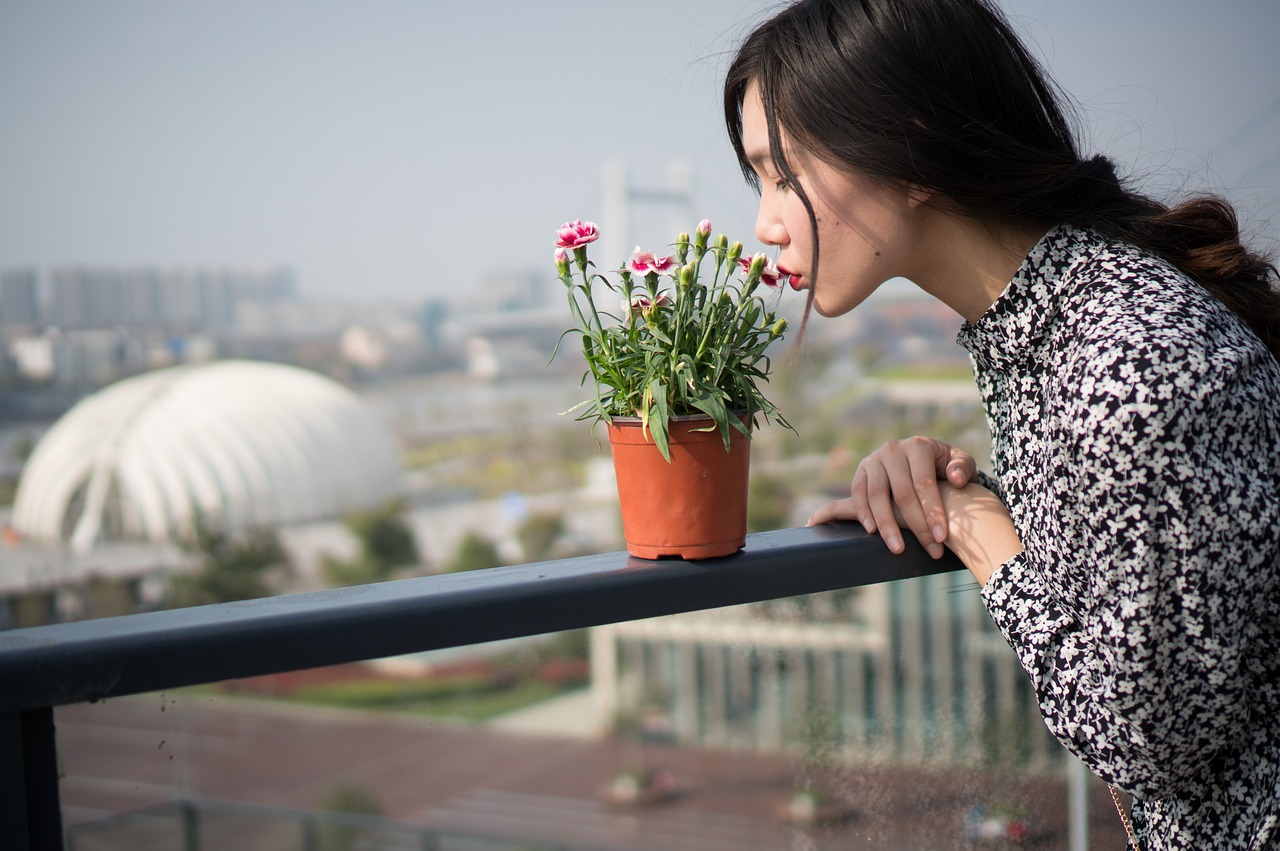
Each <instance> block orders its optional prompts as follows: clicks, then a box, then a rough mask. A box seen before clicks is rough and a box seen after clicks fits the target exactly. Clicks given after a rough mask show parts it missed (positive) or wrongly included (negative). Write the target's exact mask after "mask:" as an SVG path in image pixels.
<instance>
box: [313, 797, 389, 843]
mask: <svg viewBox="0 0 1280 851" xmlns="http://www.w3.org/2000/svg"><path fill="white" fill-rule="evenodd" d="M317 807H318V809H320V810H322V811H325V812H330V813H340V814H344V815H360V816H378V815H381V814H382V806H381V805H380V804H379V803H378V798H377V796H376V795H374V793H373V792H371V791H370V790H369V789H367V788H366V787H364V786H361V785H358V784H355V783H340V784H338V785H336V786H334V787H333V788H332V789H330V790H329V792H327V793H326V794H325V796H324V797H323V798H321V799H320V801H319V802H318V804H317ZM366 832H367V828H364V829H362V828H361V827H358V826H356V825H353V824H344V823H342V822H341V821H337V820H323V821H321V822H320V825H319V829H318V830H317V831H316V840H317V846H318V849H319V851H354V849H356V848H363V847H366V845H365V841H364V836H363V834H365V833H366Z"/></svg>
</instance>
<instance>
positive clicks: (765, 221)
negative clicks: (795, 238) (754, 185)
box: [756, 200, 787, 246]
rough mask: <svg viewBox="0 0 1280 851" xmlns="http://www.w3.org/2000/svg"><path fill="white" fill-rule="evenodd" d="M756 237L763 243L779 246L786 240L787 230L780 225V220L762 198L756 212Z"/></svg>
mask: <svg viewBox="0 0 1280 851" xmlns="http://www.w3.org/2000/svg"><path fill="white" fill-rule="evenodd" d="M756 239H758V240H759V241H760V242H763V243H764V244H765V245H779V246H780V245H784V244H785V243H786V241H787V230H786V228H784V227H783V226H782V220H781V219H780V218H778V216H777V215H775V214H774V213H773V211H772V210H771V209H770V208H769V206H768V205H767V204H766V202H765V201H764V200H761V201H760V210H759V212H757V213H756Z"/></svg>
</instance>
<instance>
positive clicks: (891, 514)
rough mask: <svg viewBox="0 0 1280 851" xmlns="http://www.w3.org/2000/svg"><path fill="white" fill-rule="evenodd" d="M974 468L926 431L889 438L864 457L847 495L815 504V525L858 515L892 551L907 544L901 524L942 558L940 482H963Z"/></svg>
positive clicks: (944, 523)
mask: <svg viewBox="0 0 1280 851" xmlns="http://www.w3.org/2000/svg"><path fill="white" fill-rule="evenodd" d="M977 471H978V465H977V463H976V462H975V461H974V460H973V456H972V455H969V454H968V453H967V452H964V451H963V450H961V449H959V448H957V447H955V446H952V445H951V444H950V443H944V442H943V441H941V440H934V439H932V438H929V437H908V438H905V439H903V440H891V441H889V442H888V443H886V444H885V445H884V446H882V447H880V448H879V449H877V450H876V451H875V452H873V453H871V454H870V455H868V456H867V457H866V458H864V459H862V463H860V464H859V465H858V470H857V472H855V473H854V475H853V482H852V484H850V486H849V498H848V499H841V500H836V501H835V502H830V503H827V504H826V505H824V506H823V507H822V508H820V509H818V511H817V512H816V513H814V515H813V516H812V517H810V518H809V523H808V525H810V526H815V525H817V524H819V523H827V522H829V521H831V520H857V521H858V522H859V523H861V524H862V527H863V528H864V529H866V530H867V531H868V532H872V533H874V532H876V531H877V530H879V532H880V537H881V538H883V539H884V542H885V544H886V545H887V546H888V547H889V549H890V550H891V551H892V552H894V553H901V552H903V551H904V550H905V549H906V544H905V543H903V538H902V535H903V533H902V530H901V526H903V525H905V526H906V527H907V529H908V530H909V531H910V532H911V533H912V534H914V535H915V536H916V538H917V539H918V540H919V541H920V544H921V546H923V547H924V548H925V550H927V551H928V553H929V555H931V556H933V557H934V558H942V554H943V547H942V545H943V544H944V543H945V542H946V541H947V537H948V534H949V523H948V519H947V512H946V510H945V509H944V507H943V505H942V496H941V492H940V490H939V487H938V482H939V481H943V482H947V483H949V484H951V485H952V486H954V487H956V488H963V487H964V486H965V485H967V484H968V483H969V481H970V480H971V479H972V478H973V477H974V475H975V474H976V473H977Z"/></svg>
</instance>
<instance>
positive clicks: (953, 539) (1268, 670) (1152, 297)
mask: <svg viewBox="0 0 1280 851" xmlns="http://www.w3.org/2000/svg"><path fill="white" fill-rule="evenodd" d="M725 109H726V119H727V124H728V129H729V133H730V137H731V139H732V142H733V145H734V148H735V150H736V152H737V154H738V158H739V160H740V162H741V164H742V167H743V171H744V174H746V175H747V177H748V179H749V180H750V181H752V182H753V183H755V184H757V185H758V187H759V188H760V191H761V200H760V212H759V217H758V220H757V236H758V238H759V239H761V240H762V241H764V242H766V243H769V244H772V245H776V246H778V248H779V256H778V267H779V269H780V271H783V273H784V274H787V275H789V276H790V281H791V284H792V286H793V287H796V288H797V289H805V290H807V291H808V299H809V302H808V307H809V308H812V309H814V310H816V311H817V312H818V313H819V314H822V315H825V316H833V315H837V314H841V313H844V312H846V311H849V310H852V309H853V308H854V307H856V306H857V305H858V304H859V303H860V302H861V301H862V300H863V299H865V298H866V297H867V296H868V295H869V294H870V293H871V292H872V291H874V290H875V289H876V288H877V287H878V286H879V285H880V284H881V283H882V282H883V281H886V280H888V279H889V278H892V277H896V276H901V277H905V278H908V279H910V280H911V281H913V282H914V283H915V284H917V285H918V286H919V287H921V288H922V289H924V290H925V291H926V292H928V293H930V294H932V295H933V296H935V297H937V298H938V299H940V300H942V301H943V302H945V303H946V304H948V305H950V306H951V307H952V308H953V309H954V310H955V311H956V312H958V313H959V314H960V315H961V316H963V317H964V319H965V320H966V322H965V325H964V328H963V330H962V331H961V334H960V343H961V344H962V345H964V346H965V347H966V348H967V349H968V350H969V352H970V354H971V357H972V361H973V366H974V372H975V376H976V379H977V382H978V386H979V390H980V391H981V395H982V399H983V402H984V405H985V406H986V410H987V414H988V418H989V421H990V425H991V430H992V434H993V438H994V443H993V452H992V463H993V467H994V470H993V473H992V475H987V474H983V473H978V472H977V470H976V467H975V464H974V461H973V458H972V457H971V456H970V455H968V454H967V453H965V452H964V451H962V450H961V449H959V448H957V447H954V446H950V445H948V444H945V443H942V442H940V441H935V440H930V439H928V438H922V437H916V438H909V439H907V440H903V441H897V442H894V443H890V444H887V445H886V446H884V447H883V448H881V449H880V450H878V451H877V452H875V453H874V454H872V455H871V456H870V457H869V458H867V459H865V460H864V461H863V462H862V464H861V465H860V466H859V467H858V471H857V473H856V475H855V477H854V479H853V483H852V487H851V495H850V497H849V498H848V499H844V500H840V501H837V502H833V503H831V504H829V505H827V506H825V507H824V508H822V509H821V510H819V511H818V512H817V513H816V514H815V515H814V516H813V518H812V519H811V521H810V522H811V523H824V522H828V521H831V520H838V519H848V520H858V521H860V522H861V523H862V525H863V526H865V527H866V528H867V530H868V531H872V532H876V531H878V532H879V533H880V535H881V536H882V537H883V538H884V540H885V542H886V544H887V545H888V546H889V548H890V549H891V550H893V551H894V552H902V551H903V549H904V543H903V534H904V532H903V530H905V531H906V532H907V533H909V534H914V535H915V536H916V538H917V539H919V541H920V542H921V543H922V544H923V545H924V546H925V547H926V548H927V549H928V550H929V551H930V552H931V553H932V554H933V555H934V556H935V557H939V556H941V555H942V551H943V546H944V545H945V546H947V547H950V548H951V549H952V550H953V551H955V553H956V554H957V555H958V556H959V557H960V558H961V560H962V561H963V562H964V563H965V565H966V566H967V567H968V568H969V569H970V571H972V573H973V575H974V576H975V577H976V578H977V579H978V581H979V582H980V583H981V584H982V586H983V587H982V598H983V600H984V602H985V604H986V606H987V608H988V611H989V612H990V614H991V616H992V618H993V619H994V620H995V622H996V624H997V625H998V626H999V627H1000V629H1001V631H1002V632H1003V633H1004V635H1005V637H1006V639H1007V640H1008V641H1009V643H1010V645H1011V646H1012V647H1013V648H1014V650H1015V651H1016V652H1017V654H1018V656H1019V657H1020V659H1021V661H1022V664H1023V667H1024V668H1025V669H1026V672H1027V674H1028V676H1029V677H1030V679H1031V681H1032V683H1033V685H1034V687H1035V690H1036V693H1037V696H1038V699H1039V702H1040V707H1041V710H1042V712H1043V714H1044V717H1045V720H1046V723H1047V724H1048V726H1049V728H1050V729H1051V730H1052V732H1053V733H1054V734H1055V735H1056V736H1057V737H1058V738H1059V739H1060V740H1061V741H1062V743H1063V744H1064V745H1066V746H1067V747H1068V748H1069V749H1070V750H1072V751H1073V752H1074V753H1075V754H1077V755H1078V756H1079V757H1080V758H1081V759H1082V760H1083V761H1084V762H1085V763H1086V764H1087V765H1089V766H1090V767H1091V768H1092V769H1093V770H1094V771H1095V772H1096V773H1097V774H1099V775H1100V776H1101V777H1102V778H1104V779H1105V780H1107V781H1108V782H1110V783H1113V784H1115V785H1116V786H1119V787H1120V788H1123V789H1125V790H1127V791H1129V792H1131V793H1132V794H1133V795H1134V798H1135V806H1134V813H1133V815H1134V819H1133V820H1134V822H1135V824H1134V825H1133V829H1134V832H1136V833H1137V834H1138V841H1139V842H1141V843H1143V847H1145V848H1152V849H1155V848H1160V849H1165V848H1177V849H1206V848H1242V849H1243V848H1249V849H1258V848H1280V593H1278V592H1280V589H1278V584H1280V543H1277V541H1278V540H1280V365H1278V364H1277V359H1276V358H1277V348H1278V347H1280V295H1277V292H1276V289H1275V269H1274V268H1273V267H1272V266H1270V265H1269V264H1268V263H1267V262H1266V261H1265V260H1264V259H1262V258H1260V257H1259V256H1257V255H1256V254H1254V253H1252V252H1250V251H1249V250H1248V249H1246V248H1245V247H1244V246H1242V245H1241V243H1240V239H1239V235H1238V230H1237V227H1236V221H1235V216H1234V212H1233V211H1232V210H1231V208H1230V207H1229V206H1228V205H1226V204H1225V203H1224V202H1222V201H1220V200H1217V199H1213V198H1199V199H1193V200H1190V201H1187V202H1184V203H1182V204H1179V205H1175V206H1173V207H1172V208H1170V207H1166V206H1165V205H1164V204H1162V203H1158V202H1156V201H1153V200H1150V199H1148V198H1145V197H1143V196H1141V195H1138V194H1136V193H1135V192H1133V191H1131V190H1129V189H1128V188H1126V187H1125V186H1124V184H1123V183H1122V182H1121V181H1120V180H1118V179H1117V177H1116V174H1115V171H1114V169H1113V167H1112V164H1111V163H1110V161H1109V160H1107V159H1106V158H1105V157H1102V156H1093V157H1087V158H1086V157H1082V156H1081V155H1080V153H1079V152H1078V150H1077V147H1076V143H1075V141H1074V139H1073V136H1072V133H1071V130H1070V127H1069V124H1068V122H1067V119H1066V116H1065V114H1064V112H1063V109H1062V107H1061V106H1060V105H1059V103H1058V100H1057V97H1056V94H1055V90H1054V88H1053V87H1052V85H1051V83H1050V81H1049V80H1048V79H1047V78H1046V77H1045V75H1044V74H1043V72H1042V71H1041V70H1040V68H1039V67H1038V66H1037V64H1036V63H1035V61H1034V60H1033V59H1032V58H1031V57H1030V55H1029V54H1028V52H1027V51H1026V49H1025V48H1024V47H1023V45H1022V44H1020V43H1019V41H1018V39H1017V38H1016V36H1015V35H1014V34H1013V33H1012V31H1011V29H1010V27H1009V26H1008V24H1007V23H1006V22H1005V21H1004V20H1003V18H1002V17H1001V16H1000V15H999V14H998V13H997V12H996V11H995V10H994V9H993V8H992V7H991V6H990V5H988V3H986V2H984V0H802V2H799V3H796V4H795V5H793V6H791V7H789V8H787V9H785V10H783V11H782V12H780V13H779V14H778V15H777V16H775V17H774V18H772V19H771V20H769V21H767V22H766V23H764V24H763V25H761V26H760V27H759V28H758V29H757V30H756V31H755V32H754V33H753V34H752V35H750V36H749V37H748V38H747V40H746V41H745V42H744V43H743V45H742V47H741V48H740V50H739V52H738V54H737V56H736V58H735V60H734V62H733V65H732V67H731V68H730V70H729V73H728V77H727V80H726V84H725ZM807 318H808V308H807V309H806V319H807Z"/></svg>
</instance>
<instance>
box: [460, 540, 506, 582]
mask: <svg viewBox="0 0 1280 851" xmlns="http://www.w3.org/2000/svg"><path fill="white" fill-rule="evenodd" d="M501 564H502V556H500V555H499V554H498V547H497V545H495V544H494V543H493V541H491V540H489V539H488V538H486V537H485V536H484V535H481V534H480V533H479V532H468V533H467V534H466V535H464V536H463V537H462V540H461V541H460V542H459V543H458V549H457V551H456V552H455V553H454V555H453V561H451V562H449V572H451V573H460V572H462V571H465V570H484V569H486V568H490V567H498V566H499V565H501Z"/></svg>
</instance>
